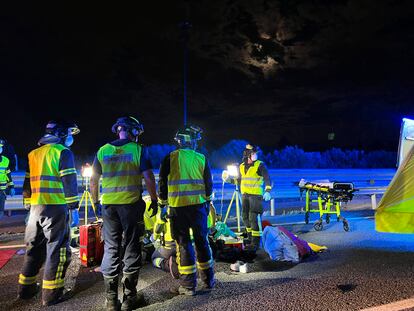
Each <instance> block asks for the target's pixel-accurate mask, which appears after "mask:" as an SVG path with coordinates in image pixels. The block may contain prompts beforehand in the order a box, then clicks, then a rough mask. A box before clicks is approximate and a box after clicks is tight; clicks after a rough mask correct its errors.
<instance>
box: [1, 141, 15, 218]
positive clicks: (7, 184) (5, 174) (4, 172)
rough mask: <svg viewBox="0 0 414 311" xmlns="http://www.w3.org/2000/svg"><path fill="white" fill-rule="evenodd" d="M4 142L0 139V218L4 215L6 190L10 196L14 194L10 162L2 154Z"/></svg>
mask: <svg viewBox="0 0 414 311" xmlns="http://www.w3.org/2000/svg"><path fill="white" fill-rule="evenodd" d="M5 143H6V142H5V140H3V139H0V219H1V218H2V217H3V215H4V205H5V202H6V194H7V191H8V192H9V194H10V196H11V197H12V196H14V184H13V180H12V177H11V170H10V164H11V162H10V161H9V158H7V157H6V156H4V154H3V146H4V145H5Z"/></svg>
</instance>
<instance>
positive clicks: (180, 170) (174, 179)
mask: <svg viewBox="0 0 414 311" xmlns="http://www.w3.org/2000/svg"><path fill="white" fill-rule="evenodd" d="M205 164H206V159H205V157H204V155H202V154H201V153H198V152H196V151H194V150H191V149H178V150H175V151H173V152H171V153H170V174H169V175H168V205H169V206H171V207H180V206H189V205H196V204H201V203H204V202H206V201H207V200H206V189H205V185H204V177H203V174H204V167H205Z"/></svg>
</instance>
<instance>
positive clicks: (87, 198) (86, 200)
mask: <svg viewBox="0 0 414 311" xmlns="http://www.w3.org/2000/svg"><path fill="white" fill-rule="evenodd" d="M84 180H85V190H84V191H83V194H82V197H81V199H80V201H79V209H81V207H82V204H84V205H85V225H87V224H88V210H89V207H88V204H90V205H91V206H92V210H93V213H94V214H95V218H96V220H98V216H97V215H96V207H95V204H94V203H93V200H92V196H91V193H90V192H89V181H90V177H89V176H85V177H84Z"/></svg>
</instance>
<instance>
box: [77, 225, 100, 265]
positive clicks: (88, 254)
mask: <svg viewBox="0 0 414 311" xmlns="http://www.w3.org/2000/svg"><path fill="white" fill-rule="evenodd" d="M101 228H102V225H101V223H92V224H88V225H83V226H80V227H79V247H80V250H79V256H80V259H81V264H82V266H84V267H92V266H97V265H99V264H100V263H101V261H102V257H103V241H102V239H101Z"/></svg>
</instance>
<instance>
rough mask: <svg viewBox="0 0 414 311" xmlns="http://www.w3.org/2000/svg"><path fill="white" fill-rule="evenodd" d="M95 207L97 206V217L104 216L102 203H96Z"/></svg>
mask: <svg viewBox="0 0 414 311" xmlns="http://www.w3.org/2000/svg"><path fill="white" fill-rule="evenodd" d="M93 205H95V212H96V215H97V216H99V217H101V216H102V204H101V202H99V201H98V202H94V203H93Z"/></svg>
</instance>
